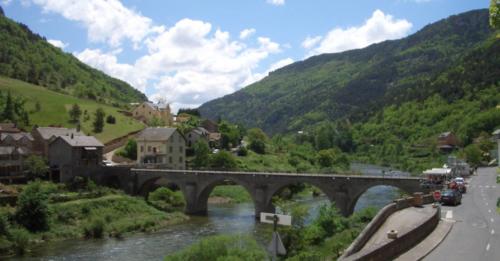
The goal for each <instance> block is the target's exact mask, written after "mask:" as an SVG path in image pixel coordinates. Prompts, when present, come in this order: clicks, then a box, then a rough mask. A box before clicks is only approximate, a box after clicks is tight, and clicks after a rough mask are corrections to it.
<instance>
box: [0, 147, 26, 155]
mask: <svg viewBox="0 0 500 261" xmlns="http://www.w3.org/2000/svg"><path fill="white" fill-rule="evenodd" d="M14 152H17V153H18V154H21V155H28V154H29V153H30V151H29V150H28V149H27V148H16V147H13V146H1V147H0V155H11V154H13V153H14Z"/></svg>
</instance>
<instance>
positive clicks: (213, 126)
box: [200, 120, 219, 133]
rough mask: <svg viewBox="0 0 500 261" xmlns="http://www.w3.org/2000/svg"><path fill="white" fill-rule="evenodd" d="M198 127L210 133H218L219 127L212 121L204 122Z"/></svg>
mask: <svg viewBox="0 0 500 261" xmlns="http://www.w3.org/2000/svg"><path fill="white" fill-rule="evenodd" d="M200 125H201V127H203V128H205V129H206V130H207V131H208V132H210V133H215V132H219V125H218V124H217V123H216V122H214V121H212V120H204V121H202V122H201V124H200Z"/></svg>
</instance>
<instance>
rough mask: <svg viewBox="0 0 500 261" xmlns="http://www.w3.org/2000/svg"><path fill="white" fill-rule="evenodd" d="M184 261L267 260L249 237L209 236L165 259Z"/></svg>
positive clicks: (265, 255)
mask: <svg viewBox="0 0 500 261" xmlns="http://www.w3.org/2000/svg"><path fill="white" fill-rule="evenodd" d="M184 260H203V261H216V260H228V261H229V260H245V261H261V260H268V256H267V254H266V251H265V250H264V249H262V247H261V246H259V244H258V243H257V242H256V241H255V239H253V238H252V237H250V236H242V235H233V236H226V235H221V236H211V237H207V238H205V239H202V240H201V241H199V242H198V243H196V244H193V245H191V246H190V247H188V248H186V249H184V250H182V251H180V252H178V253H175V254H172V255H169V256H167V257H165V261H184Z"/></svg>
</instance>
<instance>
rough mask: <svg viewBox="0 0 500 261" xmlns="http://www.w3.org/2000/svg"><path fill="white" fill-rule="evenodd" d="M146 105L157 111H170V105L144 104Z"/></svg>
mask: <svg viewBox="0 0 500 261" xmlns="http://www.w3.org/2000/svg"><path fill="white" fill-rule="evenodd" d="M144 104H147V105H148V106H149V107H151V108H153V109H155V110H165V109H170V104H168V103H156V104H155V103H152V102H144Z"/></svg>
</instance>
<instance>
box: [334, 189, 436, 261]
mask: <svg viewBox="0 0 500 261" xmlns="http://www.w3.org/2000/svg"><path fill="white" fill-rule="evenodd" d="M422 202H423V204H430V203H432V202H434V199H433V197H432V194H428V195H423V196H422ZM414 203H415V199H414V198H413V197H408V198H403V199H398V200H395V201H394V202H393V203H390V204H388V205H386V206H385V207H384V208H382V209H381V210H380V211H379V212H378V213H377V215H375V217H374V218H373V219H372V221H371V222H370V223H369V224H368V225H367V226H366V227H365V229H363V231H362V232H361V233H360V234H359V236H358V237H357V238H356V239H355V240H354V242H353V243H352V244H351V245H350V246H349V248H347V250H346V251H345V252H344V254H343V255H342V256H341V257H340V258H339V260H390V259H393V258H394V257H397V256H398V255H400V254H402V253H404V252H406V251H407V250H408V249H410V248H412V247H413V246H414V245H416V244H417V243H418V242H420V241H421V240H422V239H424V238H425V237H426V236H427V235H428V234H430V233H431V232H432V231H433V230H434V228H435V227H436V226H437V224H438V222H439V220H440V213H439V212H440V209H439V208H436V209H435V213H434V214H433V215H432V217H431V218H429V219H427V220H422V222H421V223H420V224H419V225H418V226H417V227H416V228H414V229H412V230H410V231H400V232H401V233H400V234H399V235H398V238H397V239H395V240H393V241H391V242H389V243H387V244H385V245H382V246H377V247H375V248H372V249H367V250H365V251H363V252H358V251H360V250H361V249H362V248H363V247H364V245H365V244H366V242H368V240H370V238H371V237H372V236H373V234H375V233H376V232H377V230H378V229H379V228H380V227H381V226H382V224H384V222H385V221H386V219H387V218H388V217H389V216H390V215H392V214H394V213H395V212H396V211H399V210H402V209H405V208H408V207H411V206H413V204H414Z"/></svg>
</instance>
